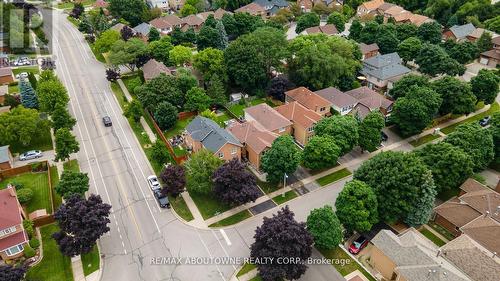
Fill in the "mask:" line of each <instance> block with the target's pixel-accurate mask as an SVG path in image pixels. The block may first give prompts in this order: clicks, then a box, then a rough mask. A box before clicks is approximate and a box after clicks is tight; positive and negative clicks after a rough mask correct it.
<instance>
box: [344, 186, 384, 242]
mask: <svg viewBox="0 0 500 281" xmlns="http://www.w3.org/2000/svg"><path fill="white" fill-rule="evenodd" d="M377 206H378V202H377V196H375V193H374V192H373V189H372V188H371V187H370V186H368V185H367V184H366V183H364V182H362V181H359V180H352V181H349V182H347V183H346V184H345V185H344V188H343V189H342V191H341V192H340V194H339V196H338V197H337V200H336V201H335V209H336V210H337V211H336V214H337V217H338V218H339V220H340V222H341V223H342V225H343V226H344V228H345V229H347V230H348V231H349V232H353V231H357V232H359V233H365V232H368V231H370V230H371V228H372V226H373V225H374V224H376V223H377V222H378V210H377Z"/></svg>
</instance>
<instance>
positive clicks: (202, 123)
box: [185, 116, 242, 161]
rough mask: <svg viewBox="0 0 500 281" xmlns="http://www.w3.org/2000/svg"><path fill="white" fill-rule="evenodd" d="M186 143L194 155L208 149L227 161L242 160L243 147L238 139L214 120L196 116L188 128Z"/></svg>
mask: <svg viewBox="0 0 500 281" xmlns="http://www.w3.org/2000/svg"><path fill="white" fill-rule="evenodd" d="M185 142H186V145H187V146H188V148H189V149H190V150H191V151H192V152H193V153H196V152H198V151H200V150H202V149H207V150H209V151H211V152H212V153H213V154H215V155H216V156H217V157H219V158H221V159H223V160H226V161H229V160H231V159H233V158H238V159H241V147H242V145H241V143H240V142H239V141H238V139H237V138H236V137H235V136H233V134H231V133H230V132H229V131H226V130H224V129H223V128H221V127H220V126H219V125H218V124H217V123H215V122H214V121H213V120H211V119H208V118H205V117H202V116H196V117H195V118H194V119H193V120H192V121H191V122H190V123H189V124H188V126H187V127H186V139H185Z"/></svg>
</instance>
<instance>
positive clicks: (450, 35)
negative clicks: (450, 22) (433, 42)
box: [443, 23, 476, 42]
mask: <svg viewBox="0 0 500 281" xmlns="http://www.w3.org/2000/svg"><path fill="white" fill-rule="evenodd" d="M475 30H476V27H475V26H474V25H473V24H472V23H468V24H463V25H454V26H452V27H450V28H447V29H445V30H444V31H443V40H445V41H446V40H453V41H455V42H463V41H467V36H469V35H471V34H472V33H473V32H474V31H475Z"/></svg>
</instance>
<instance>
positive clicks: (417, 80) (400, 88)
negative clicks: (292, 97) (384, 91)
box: [389, 74, 431, 100]
mask: <svg viewBox="0 0 500 281" xmlns="http://www.w3.org/2000/svg"><path fill="white" fill-rule="evenodd" d="M411 86H417V87H418V88H422V87H430V86H431V83H430V81H429V78H428V77H427V76H424V75H416V74H408V75H405V76H403V78H401V79H399V80H398V81H396V83H394V86H393V87H392V89H390V90H389V95H390V96H391V97H392V98H394V99H396V100H397V99H399V98H400V97H404V96H406V93H407V92H408V89H409V88H410V87H411Z"/></svg>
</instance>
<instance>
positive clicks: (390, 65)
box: [360, 53, 411, 91]
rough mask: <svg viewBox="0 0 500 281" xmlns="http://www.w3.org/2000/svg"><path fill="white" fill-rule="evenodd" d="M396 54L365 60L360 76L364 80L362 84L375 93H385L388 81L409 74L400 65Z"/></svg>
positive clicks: (400, 61)
mask: <svg viewBox="0 0 500 281" xmlns="http://www.w3.org/2000/svg"><path fill="white" fill-rule="evenodd" d="M401 63H402V60H401V58H400V57H399V55H398V54H397V53H390V54H385V55H378V56H375V57H371V58H369V59H365V60H364V61H363V68H362V69H361V71H360V72H361V74H363V76H364V77H365V78H366V80H365V81H364V83H365V84H366V86H368V88H370V89H373V90H375V91H385V90H386V88H387V84H388V83H389V79H391V78H394V77H397V76H401V75H404V74H407V73H409V72H410V71H411V70H410V69H409V68H407V67H406V66H404V65H402V64H401Z"/></svg>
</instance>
